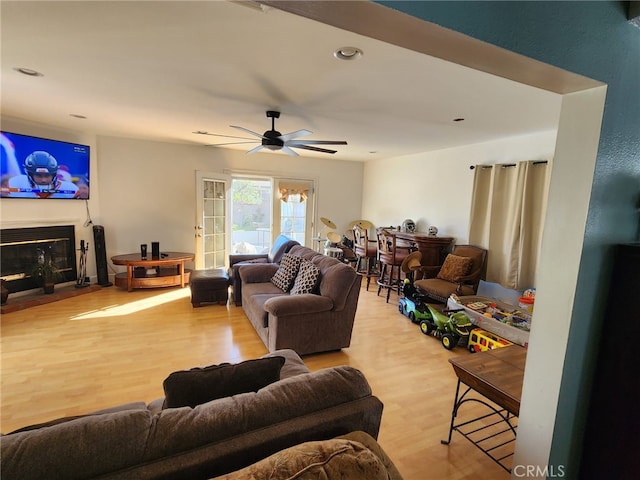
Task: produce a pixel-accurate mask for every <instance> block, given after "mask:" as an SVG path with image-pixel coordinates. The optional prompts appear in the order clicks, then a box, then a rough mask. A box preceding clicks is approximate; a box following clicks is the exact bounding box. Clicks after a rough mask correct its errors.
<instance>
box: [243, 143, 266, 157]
mask: <svg viewBox="0 0 640 480" xmlns="http://www.w3.org/2000/svg"><path fill="white" fill-rule="evenodd" d="M263 148H264V145H258V146H257V147H256V148H252V149H251V150H249V151H248V152H247V155H249V154H250V153H256V152H259V151H260V150H262V149H263Z"/></svg>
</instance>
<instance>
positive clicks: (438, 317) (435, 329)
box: [420, 304, 474, 350]
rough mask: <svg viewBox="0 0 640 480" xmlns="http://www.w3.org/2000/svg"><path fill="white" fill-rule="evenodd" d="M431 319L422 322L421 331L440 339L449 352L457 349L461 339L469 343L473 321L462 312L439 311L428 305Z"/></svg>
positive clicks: (424, 319)
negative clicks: (454, 348)
mask: <svg viewBox="0 0 640 480" xmlns="http://www.w3.org/2000/svg"><path fill="white" fill-rule="evenodd" d="M427 309H428V310H429V313H430V314H431V315H430V318H423V319H422V320H421V321H420V331H421V332H422V333H424V334H425V335H431V334H433V335H434V336H436V337H438V338H439V339H440V341H441V342H442V345H443V346H444V348H446V349H447V350H451V349H452V348H453V347H455V346H456V345H457V344H458V342H459V341H460V339H465V340H467V341H468V339H469V334H470V333H471V330H472V329H473V328H474V326H473V324H472V323H471V320H469V317H467V316H466V315H465V314H464V313H463V312H462V311H461V310H443V311H442V312H440V311H438V310H437V309H436V308H435V307H434V306H433V305H430V304H427Z"/></svg>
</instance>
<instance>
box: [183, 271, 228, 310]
mask: <svg viewBox="0 0 640 480" xmlns="http://www.w3.org/2000/svg"><path fill="white" fill-rule="evenodd" d="M189 288H190V289H191V305H193V306H194V307H200V306H202V304H203V303H219V304H220V305H225V304H226V303H227V300H228V299H229V275H227V272H225V270H224V268H212V269H207V270H194V271H192V272H191V277H190V278H189Z"/></svg>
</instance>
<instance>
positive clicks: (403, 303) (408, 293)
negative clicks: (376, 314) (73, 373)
mask: <svg viewBox="0 0 640 480" xmlns="http://www.w3.org/2000/svg"><path fill="white" fill-rule="evenodd" d="M402 294H403V297H402V298H400V300H398V311H399V312H400V313H402V314H403V315H405V316H407V317H409V320H411V321H412V322H413V323H420V321H421V320H424V319H430V318H431V312H430V311H429V309H428V308H427V304H426V303H425V301H424V299H425V296H424V295H423V294H421V293H420V292H418V290H417V289H416V288H415V287H414V286H413V284H412V283H411V281H410V280H409V279H406V280H405V281H404V284H403V285H402Z"/></svg>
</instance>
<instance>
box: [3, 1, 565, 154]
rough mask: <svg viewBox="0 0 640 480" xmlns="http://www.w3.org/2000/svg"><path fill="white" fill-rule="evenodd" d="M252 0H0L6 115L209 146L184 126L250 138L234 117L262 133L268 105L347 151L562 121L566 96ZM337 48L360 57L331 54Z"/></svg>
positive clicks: (463, 138) (421, 144)
mask: <svg viewBox="0 0 640 480" xmlns="http://www.w3.org/2000/svg"><path fill="white" fill-rule="evenodd" d="M251 5H252V4H251V3H248V2H243V3H242V4H241V3H240V2H238V3H236V2H226V1H196V2H165V1H160V2H146V1H143V2H119V1H116V2H87V1H85V2H28V1H20V2H7V1H2V3H1V6H0V8H1V11H0V13H1V22H2V25H1V27H2V30H1V35H2V36H1V40H2V57H1V61H2V98H1V102H2V103H1V106H2V113H3V115H8V116H11V117H16V118H20V119H25V120H29V121H33V122H38V123H44V124H50V125H56V126H58V127H61V128H65V129H71V130H79V131H82V132H89V133H95V134H97V135H111V136H125V137H134V138H145V139H154V140H162V141H168V142H181V143H193V144H203V145H205V144H211V143H224V142H227V141H230V139H225V138H222V137H221V138H219V139H218V138H216V137H211V136H203V135H196V134H194V133H192V132H194V131H198V130H202V131H208V132H212V133H217V134H221V135H231V136H245V135H244V134H243V133H242V132H239V131H238V130H236V129H234V128H231V127H230V125H240V126H243V127H246V128H248V129H250V130H253V131H256V132H260V133H262V132H264V131H265V130H268V129H269V128H270V127H271V125H270V120H269V119H267V118H266V116H265V111H266V110H279V111H281V112H282V116H281V118H280V120H278V121H276V129H277V130H279V131H280V132H282V133H288V132H291V131H294V130H299V129H308V130H311V131H312V132H313V135H310V136H308V137H305V138H308V139H314V140H346V141H347V142H348V146H336V147H335V149H336V150H338V153H336V154H335V155H333V156H331V158H335V159H344V160H367V159H371V158H387V157H394V156H399V155H406V154H411V153H418V152H424V151H430V150H437V149H442V148H448V147H454V146H457V145H462V144H473V143H479V142H485V141H490V140H493V139H496V138H503V137H507V136H512V135H521V134H526V133H532V132H536V131H545V130H553V129H556V127H557V119H558V112H559V108H560V100H561V95H558V94H554V93H550V92H547V91H544V90H541V89H537V88H533V87H529V86H525V85H522V84H519V83H515V82H512V81H510V80H506V79H503V78H499V77H496V76H493V75H490V74H487V73H482V72H479V71H476V70H472V69H470V68H467V67H462V66H459V65H456V64H453V63H450V62H446V61H443V60H439V59H436V58H433V57H429V56H427V55H424V54H421V53H417V52H414V51H411V50H407V49H403V48H400V47H397V46H393V45H390V44H388V43H384V42H381V41H378V40H374V39H372V38H368V37H364V36H362V35H358V34H355V33H351V32H348V31H345V30H341V29H338V28H335V27H331V26H328V25H325V24H322V23H319V22H316V21H314V20H310V19H307V18H303V17H299V16H296V15H293V14H291V13H287V12H283V11H280V10H277V9H275V8H271V7H262V8H260V7H256V5H255V4H253V5H254V6H253V7H251ZM344 46H356V47H359V48H361V49H362V50H363V52H364V55H363V56H362V58H361V59H360V60H357V61H352V62H346V61H339V60H337V59H335V58H334V57H333V55H332V53H333V51H334V50H336V49H337V48H339V47H344ZM16 67H25V68H29V69H33V70H36V71H38V72H41V73H42V74H43V76H41V77H29V76H25V75H23V74H21V73H18V72H17V71H16V70H15V68H16ZM71 114H76V115H84V116H86V117H87V118H86V119H78V118H75V117H72V116H71ZM460 117H461V118H464V119H465V120H464V121H462V122H454V121H453V119H454V118H460ZM257 144H258V143H256V144H255V145H257ZM255 145H251V144H248V145H237V146H229V147H228V148H239V149H241V150H243V151H246V150H249V149H250V148H252V147H253V146H255ZM330 148H331V147H330ZM371 152H376V153H371ZM298 153H299V154H300V155H304V156H311V157H317V156H320V157H322V156H325V157H327V156H328V155H327V154H318V153H313V152H308V151H304V150H298ZM276 154H278V155H283V153H281V152H279V153H276Z"/></svg>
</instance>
